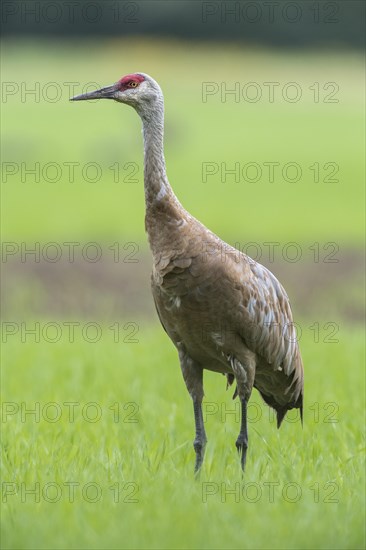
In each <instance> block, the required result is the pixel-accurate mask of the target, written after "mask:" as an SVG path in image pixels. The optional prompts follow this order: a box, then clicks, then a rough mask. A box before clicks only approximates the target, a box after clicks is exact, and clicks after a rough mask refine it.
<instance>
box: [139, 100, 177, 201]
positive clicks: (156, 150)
mask: <svg viewBox="0 0 366 550" xmlns="http://www.w3.org/2000/svg"><path fill="white" fill-rule="evenodd" d="M158 107H159V108H158V109H156V110H154V111H153V112H151V113H149V116H147V117H145V116H143V117H142V123H143V135H144V183H145V201H146V208H147V209H149V208H150V207H156V206H157V203H159V202H160V201H161V200H162V199H164V197H166V196H167V195H171V194H173V191H172V188H171V187H170V185H169V182H168V178H167V175H166V168H165V159H164V107H163V105H160V104H158Z"/></svg>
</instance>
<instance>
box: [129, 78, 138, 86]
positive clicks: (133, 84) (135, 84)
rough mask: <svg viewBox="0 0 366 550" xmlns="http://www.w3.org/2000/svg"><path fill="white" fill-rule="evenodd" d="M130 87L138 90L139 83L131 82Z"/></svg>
mask: <svg viewBox="0 0 366 550" xmlns="http://www.w3.org/2000/svg"><path fill="white" fill-rule="evenodd" d="M128 86H129V88H136V87H137V82H135V81H134V80H131V82H129V83H128Z"/></svg>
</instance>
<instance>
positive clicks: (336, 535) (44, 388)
mask: <svg viewBox="0 0 366 550" xmlns="http://www.w3.org/2000/svg"><path fill="white" fill-rule="evenodd" d="M305 334H306V335H305V336H304V341H303V342H302V349H303V355H304V362H305V365H306V390H305V391H306V394H305V395H306V403H305V422H304V428H303V429H301V426H300V422H299V419H298V418H296V416H294V415H290V416H289V421H287V422H286V421H285V422H284V424H283V427H282V428H281V430H280V431H277V429H276V425H275V421H274V418H273V416H272V415H270V414H269V409H268V408H267V407H266V406H265V405H263V404H262V403H261V399H260V397H259V395H258V394H257V392H256V391H254V392H253V396H252V404H251V406H250V408H249V418H250V422H249V429H250V450H249V456H248V464H247V473H246V474H245V476H244V478H242V477H241V473H240V470H239V461H238V457H237V455H236V449H235V445H234V442H235V439H236V436H237V433H238V430H239V417H238V411H239V409H238V408H236V407H238V404H237V405H236V407H235V403H236V402H233V401H232V400H231V393H232V392H231V390H230V391H228V392H225V379H224V378H223V377H221V376H218V375H215V374H211V373H208V374H206V377H205V379H206V398H205V406H204V414H205V419H206V424H207V433H208V440H209V443H208V447H207V452H206V460H205V464H204V468H203V471H202V475H201V479H200V480H197V481H195V480H194V478H193V465H194V452H193V447H192V440H193V415H192V410H191V408H192V407H191V403H190V398H189V396H188V394H187V393H186V390H185V388H184V384H183V381H182V379H181V374H180V369H179V366H178V363H177V357H176V353H175V350H174V349H173V347H172V346H171V345H169V344H168V342H167V340H166V337H165V334H164V333H163V332H162V331H161V329H160V328H159V329H158V328H156V329H152V328H151V327H149V326H147V325H143V324H142V325H141V326H140V330H139V333H138V334H137V335H136V338H137V339H138V342H136V343H130V344H129V343H120V344H116V343H113V335H112V332H111V331H110V330H109V329H108V328H107V327H105V330H104V331H103V336H102V338H101V339H100V341H99V342H98V343H94V344H93V343H88V342H85V341H84V342H83V341H82V340H81V339H80V338H76V340H75V342H74V343H73V344H70V343H69V342H68V341H67V338H64V339H62V340H60V342H58V343H55V344H51V343H45V342H43V343H42V342H40V343H38V344H37V343H32V341H31V339H30V338H28V343H25V344H23V345H19V343H18V339H17V338H14V337H13V338H10V337H9V344H8V346H7V347H8V348H9V349H7V353H6V355H7V361H6V365H5V366H4V367H3V379H4V383H3V395H4V398H5V399H4V400H5V401H6V402H10V403H8V404H3V406H4V407H5V406H6V411H7V414H6V415H5V416H3V450H4V462H3V475H2V479H3V499H5V502H4V500H3V513H2V522H3V526H2V532H3V541H2V543H3V544H2V547H3V548H75V549H76V548H248V549H251V548H299V549H300V548H314V549H315V548H352V549H353V548H363V547H364V542H365V540H364V514H363V510H364V496H365V495H364V488H365V470H364V450H365V449H364V441H363V420H362V419H363V413H364V393H363V391H362V387H363V384H364V378H363V377H364V374H363V370H362V368H361V365H362V362H363V359H364V358H363V333H362V331H361V330H352V331H349V332H346V333H343V334H342V337H341V338H340V339H339V342H338V343H333V344H325V343H318V344H316V343H314V341H313V339H312V338H311V336H310V331H306V333H305ZM12 403H13V404H17V406H18V409H17V410H16V409H15V408H14V406H16V405H12ZM37 403H38V405H36V404H37ZM67 403H69V405H67ZM72 403H73V404H74V405H71V404H72ZM26 408H27V409H34V410H35V413H34V414H31V413H30V414H27V413H26V410H25V409H26ZM233 413H234V414H233ZM4 484H5V485H4ZM12 484H15V485H12ZM36 484H38V485H36ZM71 484H74V485H71ZM31 490H36V491H38V493H36V494H31V493H27V491H31ZM230 491H231V492H230ZM53 500H54V501H55V502H52V501H53Z"/></svg>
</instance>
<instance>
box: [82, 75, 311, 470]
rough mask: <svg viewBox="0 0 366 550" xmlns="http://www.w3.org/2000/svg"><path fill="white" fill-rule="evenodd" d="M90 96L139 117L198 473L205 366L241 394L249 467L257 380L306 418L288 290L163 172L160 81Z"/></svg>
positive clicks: (149, 212) (169, 326)
mask: <svg viewBox="0 0 366 550" xmlns="http://www.w3.org/2000/svg"><path fill="white" fill-rule="evenodd" d="M89 99H114V100H116V101H118V102H120V103H125V104H127V105H130V106H132V107H133V108H134V109H135V110H136V111H137V113H138V114H139V116H140V117H141V119H142V125H143V138H144V186H145V202H146V217H145V227H146V231H147V234H148V239H149V244H150V248H151V251H152V256H153V270H152V277H151V284H152V294H153V297H154V301H155V305H156V310H157V313H158V316H159V319H160V321H161V324H162V325H163V328H164V329H165V331H166V332H167V334H168V335H169V337H170V338H171V340H172V341H173V343H174V345H175V347H176V348H177V351H178V356H179V361H180V366H181V369H182V374H183V378H184V381H185V383H186V386H187V389H188V392H189V393H190V395H191V398H192V400H193V410H194V419H195V429H196V436H195V440H194V443H193V446H194V449H195V453H196V461H195V472H198V471H199V470H200V468H201V465H202V462H203V456H204V450H205V445H206V441H207V438H206V433H205V427H204V422H203V415H202V399H203V395H204V393H203V370H204V369H208V370H211V371H215V372H218V373H222V374H225V375H226V377H227V384H228V385H230V384H232V383H233V382H234V380H235V382H236V390H235V393H234V397H236V395H238V396H239V398H240V401H241V411H242V414H241V427H240V433H239V436H238V438H237V441H236V447H237V449H238V451H239V454H240V457H241V466H242V469H243V470H244V467H245V461H246V452H247V447H248V431H247V404H248V400H249V398H250V395H251V392H252V388H253V386H254V387H255V388H257V390H258V391H259V392H260V394H261V396H262V397H263V399H264V401H265V402H266V403H267V404H268V405H270V406H271V407H273V408H274V409H275V411H276V413H277V426H278V427H279V426H280V424H281V422H282V420H283V418H284V416H285V414H286V413H287V411H288V410H290V409H293V408H299V409H300V415H301V420H302V404H303V366H302V360H301V355H300V350H299V346H298V342H297V339H296V332H295V327H294V324H293V320H292V313H291V309H290V304H289V299H288V297H287V294H286V292H285V290H284V288H283V287H282V285H281V284H280V283H279V282H278V280H277V279H276V277H275V276H274V275H273V274H272V273H271V272H270V271H269V270H268V269H266V268H265V267H264V266H262V265H261V264H259V263H257V262H255V261H254V260H252V259H251V258H250V257H248V256H247V255H245V254H243V253H241V252H239V251H238V250H236V249H235V248H233V247H231V246H229V245H228V244H226V243H225V242H223V241H222V240H221V239H220V238H219V237H217V236H216V235H215V234H214V233H212V232H211V231H209V230H208V229H207V228H206V227H205V226H204V225H202V224H201V223H200V222H199V221H198V220H196V219H195V218H194V217H193V216H191V215H190V214H189V213H188V212H187V211H186V210H185V209H184V208H183V206H182V205H181V204H180V202H179V201H178V199H177V197H176V196H175V194H174V192H173V190H172V188H171V186H170V184H169V182H168V178H167V175H166V169H165V160H164V151H163V134H164V100H163V94H162V91H161V89H160V86H159V85H158V84H157V82H155V80H153V79H152V78H151V77H150V76H148V75H147V74H144V73H135V74H128V75H126V76H124V77H123V78H121V79H120V80H119V81H118V82H116V83H115V84H113V85H112V86H108V87H106V88H102V89H100V90H96V91H92V92H88V93H85V94H81V95H78V96H75V97H73V98H72V101H80V100H89Z"/></svg>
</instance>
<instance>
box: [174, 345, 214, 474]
mask: <svg viewBox="0 0 366 550" xmlns="http://www.w3.org/2000/svg"><path fill="white" fill-rule="evenodd" d="M179 359H180V365H181V368H182V373H183V378H184V381H185V383H186V386H187V390H188V391H189V394H190V396H191V397H192V401H193V412H194V422H195V427H196V437H195V440H194V442H193V447H194V450H195V452H196V463H195V467H194V472H195V474H197V473H198V472H199V470H200V468H201V466H202V463H203V457H204V454H205V447H206V442H207V437H206V432H205V426H204V423H203V415H202V400H203V369H202V367H201V366H200V365H199V364H197V363H196V362H195V361H193V359H191V358H190V357H189V356H188V355H187V353H186V352H185V350H184V349H180V350H179Z"/></svg>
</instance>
